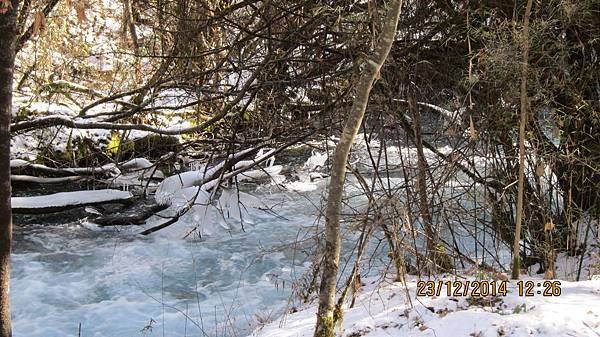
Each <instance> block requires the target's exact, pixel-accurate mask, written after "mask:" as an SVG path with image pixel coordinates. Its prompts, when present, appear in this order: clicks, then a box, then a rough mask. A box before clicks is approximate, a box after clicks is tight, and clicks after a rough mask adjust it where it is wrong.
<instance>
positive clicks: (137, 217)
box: [88, 198, 167, 227]
mask: <svg viewBox="0 0 600 337" xmlns="http://www.w3.org/2000/svg"><path fill="white" fill-rule="evenodd" d="M165 208H167V205H159V204H158V203H156V202H155V201H154V200H153V198H152V199H144V200H141V201H140V202H136V203H135V204H132V205H130V206H129V207H127V208H125V209H122V210H120V211H119V212H118V213H116V214H115V213H110V214H102V215H100V216H98V217H96V218H93V219H88V221H90V222H93V223H95V224H96V225H98V226H101V227H106V226H129V225H141V224H144V223H145V222H146V219H148V218H149V217H151V216H152V215H154V214H156V213H158V212H160V211H162V210H164V209H165Z"/></svg>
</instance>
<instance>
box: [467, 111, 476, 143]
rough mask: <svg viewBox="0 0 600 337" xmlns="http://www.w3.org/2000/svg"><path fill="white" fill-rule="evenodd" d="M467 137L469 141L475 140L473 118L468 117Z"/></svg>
mask: <svg viewBox="0 0 600 337" xmlns="http://www.w3.org/2000/svg"><path fill="white" fill-rule="evenodd" d="M469 135H470V136H471V139H473V140H475V139H477V130H475V123H473V117H472V116H469Z"/></svg>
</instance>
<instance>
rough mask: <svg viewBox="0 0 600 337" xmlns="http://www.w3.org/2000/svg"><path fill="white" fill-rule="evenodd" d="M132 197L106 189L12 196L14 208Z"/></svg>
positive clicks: (85, 203)
mask: <svg viewBox="0 0 600 337" xmlns="http://www.w3.org/2000/svg"><path fill="white" fill-rule="evenodd" d="M132 197H133V195H131V193H129V192H127V191H119V190H111V189H105V190H95V191H75V192H60V193H54V194H48V195H40V196H35V197H12V198H11V205H12V208H13V209H32V208H50V207H64V206H76V205H88V204H94V203H102V202H109V201H121V200H127V199H131V198H132Z"/></svg>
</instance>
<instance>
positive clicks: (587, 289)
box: [251, 278, 600, 337]
mask: <svg viewBox="0 0 600 337" xmlns="http://www.w3.org/2000/svg"><path fill="white" fill-rule="evenodd" d="M470 279H471V280H472V278H470ZM448 280H453V279H448ZM533 281H535V282H536V283H537V282H543V280H540V279H533ZM416 284H417V282H416V280H414V279H413V280H411V281H409V282H407V288H405V287H404V286H403V285H401V284H400V283H391V284H387V285H384V286H382V287H378V286H377V282H375V281H373V280H371V284H368V285H367V286H366V287H364V288H365V289H364V291H363V292H362V293H361V294H360V295H359V296H358V297H357V299H356V304H355V307H354V308H352V309H348V308H345V313H344V321H343V323H342V326H341V328H336V331H338V333H339V332H341V333H340V334H339V335H340V336H353V337H354V336H365V337H384V336H385V337H389V336H394V337H409V336H411V337H412V336H424V337H426V336H431V337H434V336H435V337H463V336H464V337H470V336H475V337H497V336H513V337H530V336H539V337H558V336H590V337H591V336H594V337H598V331H600V306H599V305H598V303H600V280H594V281H583V282H566V281H561V288H562V293H561V295H560V296H557V297H543V296H542V295H538V294H537V293H536V294H535V296H533V297H520V296H518V292H517V288H516V287H517V285H516V282H514V281H511V282H509V284H508V287H507V289H508V294H507V296H506V297H498V298H497V300H498V301H497V302H495V303H494V304H493V305H491V306H484V305H483V303H484V301H481V300H476V299H474V298H467V297H448V296H446V295H445V294H442V296H439V297H418V298H417V297H415V291H416ZM406 289H408V293H409V296H410V301H409V300H408V299H407V297H406V292H407V290H406ZM536 290H537V288H536ZM443 292H444V291H442V293H443ZM315 313H316V306H315V305H312V306H310V307H308V308H305V309H303V310H300V311H298V312H296V313H293V314H289V315H287V316H286V317H284V318H282V319H281V320H277V321H275V322H272V323H270V324H267V325H266V326H264V327H263V328H261V329H258V330H257V331H255V332H254V333H253V334H252V335H251V336H253V337H286V336H287V337H292V336H293V337H301V336H306V337H312V336H313V332H314V324H315V321H316V314H315Z"/></svg>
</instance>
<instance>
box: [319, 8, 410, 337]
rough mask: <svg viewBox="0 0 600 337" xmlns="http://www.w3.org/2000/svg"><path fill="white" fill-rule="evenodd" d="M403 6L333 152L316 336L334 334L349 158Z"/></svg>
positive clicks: (389, 23)
mask: <svg viewBox="0 0 600 337" xmlns="http://www.w3.org/2000/svg"><path fill="white" fill-rule="evenodd" d="M401 7H402V0H394V1H393V2H392V3H391V6H390V9H389V10H388V13H387V15H386V17H385V19H384V22H383V29H382V32H381V36H380V39H379V43H378V45H377V47H376V49H375V51H374V52H373V55H371V56H370V57H369V58H367V60H366V62H365V65H364V70H363V71H364V72H363V74H362V76H361V78H360V80H359V82H358V85H357V88H356V93H355V97H354V102H353V104H352V107H351V109H350V112H349V114H348V118H347V120H346V122H345V124H344V129H343V131H342V135H341V137H340V141H339V143H338V145H337V146H336V148H335V152H334V155H333V162H332V167H331V180H330V183H329V195H328V197H327V210H326V211H325V253H324V255H325V256H324V257H325V258H324V265H323V273H322V275H321V286H320V289H319V310H318V312H317V324H316V327H315V334H314V335H315V337H333V336H334V326H335V321H336V317H334V306H335V293H336V281H337V275H338V268H339V261H340V247H341V237H340V212H341V208H342V194H343V191H344V181H345V179H346V162H347V160H348V154H349V153H350V148H351V147H352V143H353V142H354V138H355V137H356V134H357V133H358V129H359V128H360V125H361V123H362V120H363V117H364V114H365V110H366V108H367V103H368V101H369V93H370V92H371V88H372V87H373V82H374V81H375V78H376V77H377V75H378V74H379V70H380V69H381V66H382V65H383V63H384V62H385V59H386V58H387V56H388V54H389V52H390V49H391V47H392V44H393V42H394V36H395V34H396V27H397V25H398V20H399V18H400V8H401Z"/></svg>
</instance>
